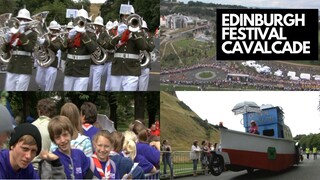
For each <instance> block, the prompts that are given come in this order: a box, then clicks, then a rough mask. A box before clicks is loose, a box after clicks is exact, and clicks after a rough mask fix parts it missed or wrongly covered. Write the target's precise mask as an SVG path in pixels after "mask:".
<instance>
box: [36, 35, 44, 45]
mask: <svg viewBox="0 0 320 180" xmlns="http://www.w3.org/2000/svg"><path fill="white" fill-rule="evenodd" d="M45 41H46V39H45V38H43V37H40V38H38V43H39V44H40V45H43V44H44V42H45Z"/></svg>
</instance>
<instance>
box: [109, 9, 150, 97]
mask: <svg viewBox="0 0 320 180" xmlns="http://www.w3.org/2000/svg"><path fill="white" fill-rule="evenodd" d="M128 6H130V8H127V7H128ZM131 13H134V9H133V7H132V6H131V5H125V4H122V5H121V7H120V19H121V24H119V26H118V36H116V37H114V38H113V39H112V40H111V41H110V42H109V44H108V47H107V48H108V49H114V48H115V49H116V51H115V53H114V59H113V62H112V69H111V90H112V91H136V90H137V88H138V79H139V76H140V74H141V67H140V61H139V54H140V50H145V49H146V47H147V43H146V40H145V38H144V36H143V35H142V34H141V33H139V32H133V31H132V30H133V29H132V28H131V27H130V26H129V28H128V27H127V25H126V24H125V23H126V22H127V18H128V16H129V15H130V14H131Z"/></svg>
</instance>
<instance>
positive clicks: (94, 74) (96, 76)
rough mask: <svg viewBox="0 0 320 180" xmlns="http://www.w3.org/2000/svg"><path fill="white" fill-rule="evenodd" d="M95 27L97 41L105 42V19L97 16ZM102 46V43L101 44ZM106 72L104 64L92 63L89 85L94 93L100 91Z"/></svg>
mask: <svg viewBox="0 0 320 180" xmlns="http://www.w3.org/2000/svg"><path fill="white" fill-rule="evenodd" d="M93 25H94V26H95V30H96V31H95V34H94V35H95V39H96V41H97V42H98V43H99V42H104V41H105V40H104V38H105V37H106V33H105V31H104V30H103V27H104V24H103V19H102V17H101V16H97V17H96V18H95V20H94V23H93ZM92 40H93V39H92ZM99 44H100V45H102V44H101V43H99ZM103 70H104V63H103V64H95V63H94V62H93V61H91V66H90V78H89V85H90V86H91V87H90V88H89V90H92V91H100V84H101V76H102V73H103Z"/></svg>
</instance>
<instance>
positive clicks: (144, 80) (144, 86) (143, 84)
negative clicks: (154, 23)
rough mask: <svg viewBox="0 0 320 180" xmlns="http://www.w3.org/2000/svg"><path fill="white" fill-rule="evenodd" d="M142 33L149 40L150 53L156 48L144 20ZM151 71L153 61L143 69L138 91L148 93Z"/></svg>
mask: <svg viewBox="0 0 320 180" xmlns="http://www.w3.org/2000/svg"><path fill="white" fill-rule="evenodd" d="M141 31H142V33H143V34H144V35H145V38H146V40H147V44H148V49H147V51H148V53H149V52H151V51H152V50H153V49H154V48H155V45H154V42H153V38H150V37H149V35H148V31H149V28H148V26H147V23H146V21H144V20H143V21H142V25H141ZM145 58H146V57H144V59H145ZM150 69H151V60H150V61H149V63H148V64H147V65H146V66H144V67H142V68H141V75H140V76H139V83H138V91H147V90H148V85H149V73H150Z"/></svg>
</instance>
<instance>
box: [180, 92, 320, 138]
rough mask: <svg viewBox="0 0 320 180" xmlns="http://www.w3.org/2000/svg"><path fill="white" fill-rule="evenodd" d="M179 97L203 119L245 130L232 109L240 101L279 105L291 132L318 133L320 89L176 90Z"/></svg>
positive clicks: (319, 125)
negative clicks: (303, 90)
mask: <svg viewBox="0 0 320 180" xmlns="http://www.w3.org/2000/svg"><path fill="white" fill-rule="evenodd" d="M176 94H177V96H178V98H179V100H180V101H183V102H184V103H185V104H187V105H188V106H189V107H190V108H191V109H192V110H193V111H194V112H195V113H196V114H198V116H199V117H201V118H202V119H203V120H205V119H207V120H208V122H209V123H211V124H214V125H216V124H219V122H223V125H224V126H226V127H227V128H229V129H232V130H237V131H242V132H244V127H243V125H242V124H241V120H242V119H243V116H242V115H241V114H239V115H234V113H233V112H232V111H231V109H232V108H233V107H234V106H235V105H236V104H237V103H240V102H243V101H253V102H255V103H257V104H258V105H259V106H261V105H262V104H271V105H273V106H281V107H282V109H283V111H284V116H285V119H284V123H285V124H286V125H288V126H289V127H290V129H291V133H292V135H293V137H294V136H296V135H298V134H310V133H314V134H315V133H320V111H318V110H317V107H318V104H319V99H320V97H319V96H320V92H314V91H306V92H302V91H295V92H291V91H248V92H243V91H202V92H198V91H176Z"/></svg>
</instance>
